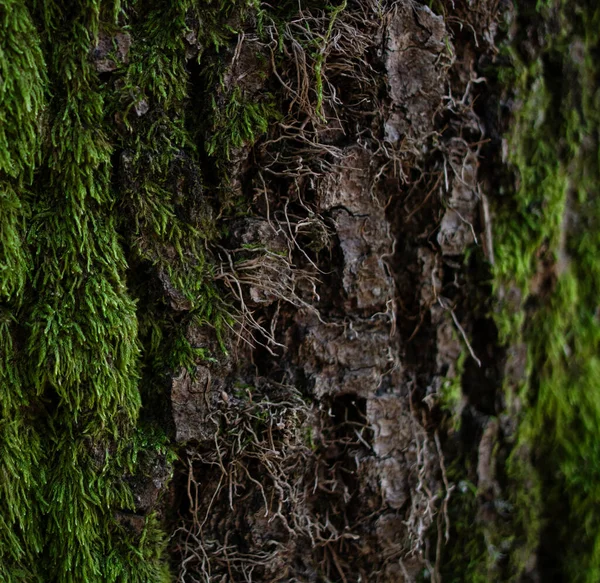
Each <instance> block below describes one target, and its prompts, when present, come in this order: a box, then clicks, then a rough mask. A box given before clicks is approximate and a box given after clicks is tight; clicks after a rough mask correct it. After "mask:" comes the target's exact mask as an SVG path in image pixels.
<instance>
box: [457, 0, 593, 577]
mask: <svg viewBox="0 0 600 583" xmlns="http://www.w3.org/2000/svg"><path fill="white" fill-rule="evenodd" d="M538 4H539V5H538V9H537V11H536V10H534V9H532V8H530V7H528V6H526V5H525V3H519V10H520V12H519V19H518V23H519V27H521V29H522V30H521V34H523V35H525V34H526V32H524V30H525V29H526V27H527V26H528V25H531V26H534V27H536V29H538V30H547V31H555V32H553V33H552V34H548V35H547V37H546V39H545V40H544V42H543V44H542V45H541V46H536V47H534V50H533V53H532V49H531V48H530V49H529V50H528V52H523V53H522V52H519V50H518V48H519V47H520V46H522V45H519V41H520V40H521V37H519V36H518V35H519V33H517V38H516V39H515V42H514V45H513V47H512V48H511V49H510V55H511V60H512V66H511V67H510V68H506V69H504V70H503V71H502V82H503V83H504V84H505V86H506V87H510V88H511V90H513V91H514V97H515V100H516V104H517V105H516V108H515V112H514V118H513V120H512V122H511V129H510V132H509V135H508V136H507V139H508V152H509V163H510V165H511V166H512V167H513V168H514V170H515V175H516V189H515V190H514V191H513V192H504V193H501V195H500V196H499V197H498V198H497V201H496V209H495V211H496V218H495V220H494V244H495V254H496V265H495V267H494V287H495V295H496V297H497V298H498V309H497V311H496V314H495V320H496V323H497V326H498V329H499V332H500V337H501V341H502V342H504V343H505V344H507V345H516V344H518V343H520V342H524V343H525V344H526V345H527V347H528V363H527V375H526V380H525V381H524V383H523V384H522V386H521V387H520V388H516V389H515V388H514V387H509V386H507V388H506V391H507V394H506V398H507V402H508V406H509V414H511V415H514V416H517V417H518V418H519V419H520V426H519V430H518V434H517V438H516V443H515V444H514V446H513V449H512V453H511V455H510V457H509V458H508V460H507V462H506V483H507V484H508V486H507V489H508V494H509V502H510V518H509V529H508V531H507V532H506V533H504V535H503V534H502V528H501V527H500V528H499V526H498V523H499V522H500V523H501V522H502V520H500V519H498V520H497V521H496V523H495V524H494V525H493V527H491V528H490V531H491V530H495V531H496V532H495V534H494V536H495V540H496V541H500V544H506V556H505V557H500V561H501V564H502V565H503V567H502V568H503V569H504V571H503V573H504V575H503V576H502V577H501V580H516V579H518V577H519V575H520V574H521V573H522V572H523V570H524V568H525V566H526V563H527V561H528V560H529V559H530V557H531V555H532V554H534V553H536V552H540V553H541V554H540V558H541V560H542V561H545V563H546V564H545V567H544V568H546V569H551V570H552V571H551V573H552V576H553V577H565V578H566V579H567V580H569V581H581V582H590V583H591V582H592V581H598V580H599V579H600V534H599V532H600V531H599V529H598V525H599V524H600V512H599V510H598V501H600V445H599V443H598V428H599V427H600V396H599V394H598V390H597V389H598V378H600V377H599V374H600V357H599V354H600V353H599V350H598V349H599V346H600V321H599V319H598V290H599V289H600V267H599V265H598V256H599V255H600V196H599V195H598V185H599V184H600V176H599V165H598V163H599V160H600V148H599V144H600V140H599V138H600V134H599V131H600V113H599V112H600V90H599V88H598V79H599V78H600V69H599V66H598V62H597V52H598V44H599V37H598V30H599V29H600V9H599V8H598V7H597V6H596V5H595V3H588V2H579V1H573V2H568V1H565V2H560V1H558V2H545V3H538ZM534 55H535V56H534ZM510 296H512V297H513V298H514V297H518V298H520V301H519V302H517V304H516V305H515V303H514V301H513V302H511V301H509V300H508V298H509V297H510ZM511 303H512V305H511ZM467 506H468V504H467ZM487 536H489V532H487V531H486V529H485V526H482V527H481V528H480V536H479V538H480V539H483V538H485V537H487ZM502 541H504V543H502ZM540 542H542V543H543V546H542V548H541V551H540V548H539V545H540ZM493 548H498V547H497V545H493ZM544 553H549V556H548V555H544ZM493 559H494V557H493V556H492V553H491V552H490V548H489V545H488V551H487V552H484V553H483V554H482V553H481V549H479V550H478V551H477V553H475V554H474V555H472V556H471V555H469V560H468V561H467V563H469V567H468V568H471V569H472V568H475V571H476V573H479V574H480V575H478V576H479V577H480V578H481V577H483V579H482V580H486V579H485V573H489V571H488V569H489V564H490V562H491V563H493V562H494V560H493ZM486 565H487V566H486ZM499 572H500V571H496V577H498V576H499V575H498V573H499ZM469 580H478V579H477V577H476V576H475V575H474V576H473V578H472V579H469Z"/></svg>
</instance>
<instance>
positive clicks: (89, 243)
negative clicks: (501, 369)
mask: <svg viewBox="0 0 600 583" xmlns="http://www.w3.org/2000/svg"><path fill="white" fill-rule="evenodd" d="M234 4H235V3H221V4H217V3H213V4H211V3H208V4H207V5H206V6H197V5H196V4H194V3H192V2H188V1H180V2H172V3H166V4H165V3H163V2H147V3H140V2H135V1H132V2H125V3H121V2H110V1H109V2H100V1H99V0H90V1H83V0H82V1H70V2H66V3H64V2H63V3H55V2H52V1H49V0H48V1H46V0H41V1H32V2H16V1H13V0H3V1H2V2H0V78H1V79H2V83H1V87H0V220H1V221H2V231H1V234H0V295H1V298H0V300H1V302H2V304H1V306H0V363H1V367H0V376H1V378H2V385H1V389H0V390H1V391H2V392H1V399H0V406H1V408H2V418H1V421H0V444H1V449H2V459H1V460H0V464H1V468H2V480H1V481H0V494H1V495H0V506H1V511H0V579H2V581H7V582H10V581H34V580H39V581H61V582H67V581H72V582H81V581H86V582H93V581H102V582H105V581H131V582H134V581H139V582H149V581H166V580H169V579H170V575H169V568H168V566H167V563H166V560H165V558H164V557H163V548H164V540H165V537H164V535H163V533H162V532H161V530H160V527H159V521H158V519H157V517H156V515H155V514H154V513H153V512H152V511H151V510H147V509H146V510H145V511H144V512H143V513H142V514H141V515H138V514H136V512H137V509H136V504H135V503H134V496H133V492H132V490H131V487H130V483H131V479H130V478H132V477H133V476H135V475H136V473H138V472H140V471H142V470H141V469H140V468H139V467H138V465H137V464H138V460H139V459H141V458H143V457H144V455H146V456H147V455H148V452H151V451H158V450H160V451H161V452H162V453H161V455H165V452H164V440H162V439H161V438H158V439H157V438H155V437H151V438H150V437H148V435H150V434H151V435H155V434H156V433H157V431H158V434H160V431H161V430H160V429H158V430H157V429H156V428H154V429H153V428H152V427H151V425H148V423H150V424H151V420H148V422H146V423H145V424H144V427H147V429H144V430H141V429H139V428H138V423H139V414H140V407H141V405H142V396H143V397H144V398H145V399H147V400H149V401H150V402H151V401H152V399H153V398H156V395H155V393H156V392H157V391H158V392H160V391H161V390H162V389H161V382H160V379H161V378H163V376H164V370H165V369H168V370H175V369H176V368H177V367H179V366H189V365H190V363H192V362H193V359H194V358H196V357H198V350H199V349H197V348H194V347H192V346H191V345H190V343H189V341H188V340H187V339H186V337H185V334H184V331H185V329H186V326H187V324H188V323H189V322H190V321H194V322H208V323H210V325H211V326H213V327H214V328H215V329H216V330H217V336H219V337H220V334H221V333H222V330H223V329H224V327H225V326H227V325H228V324H229V317H228V316H227V314H226V311H225V310H224V303H223V300H222V298H221V297H220V295H219V294H218V293H217V291H216V289H215V287H214V283H213V280H212V279H213V278H212V275H211V266H210V258H207V257H206V250H205V241H207V240H208V239H210V238H212V237H214V235H215V233H216V230H215V228H214V221H213V219H212V213H213V210H212V206H211V203H210V201H208V199H207V198H206V197H205V196H204V194H203V178H202V172H201V170H200V165H199V163H198V151H197V149H198V146H199V145H200V148H201V149H205V150H206V151H207V152H208V154H215V155H216V154H217V152H216V150H217V149H218V150H219V154H222V155H223V159H225V158H226V154H227V152H228V150H229V148H230V146H229V145H228V140H229V139H230V140H231V141H232V145H233V147H240V146H242V145H243V144H244V143H245V142H246V141H248V140H254V139H255V138H256V137H257V135H258V134H259V133H260V132H261V131H265V130H266V120H265V119H264V118H261V117H258V118H257V115H258V113H260V112H258V110H257V112H258V113H256V115H253V116H251V119H250V121H249V122H247V121H246V118H247V117H248V115H249V114H248V112H252V111H254V110H253V109H252V107H254V106H252V107H250V106H249V108H248V112H246V113H244V111H242V110H240V111H238V114H239V116H240V119H241V121H240V123H241V124H242V128H241V129H240V131H239V132H238V133H239V136H238V135H237V134H236V135H235V136H233V137H228V136H227V135H225V134H223V135H222V136H221V137H219V138H218V139H216V138H215V139H213V140H212V141H211V142H210V144H208V143H207V145H206V146H204V145H203V144H202V142H203V139H204V137H203V136H201V137H200V139H199V136H197V135H195V133H193V132H192V130H191V129H190V127H189V126H193V124H189V123H188V122H189V119H190V116H191V118H192V119H193V120H197V119H198V118H204V117H206V118H207V119H208V120H209V126H210V124H212V125H215V124H218V122H217V121H215V120H216V119H217V116H220V115H222V114H221V112H220V110H219V108H218V106H217V104H212V105H211V104H210V103H209V102H207V104H206V105H204V104H203V103H191V102H190V99H189V95H188V89H189V87H190V84H191V83H192V81H193V80H190V73H189V67H188V62H190V59H192V57H193V58H194V59H195V61H196V62H199V61H200V60H201V59H202V56H203V54H204V52H205V51H207V50H209V49H210V50H211V51H213V54H212V57H215V54H217V53H218V51H219V42H220V41H219V39H221V40H222V39H227V38H228V37H229V36H231V35H232V34H233V32H234V29H233V27H232V25H231V24H230V23H228V22H229V20H230V19H231V18H232V15H233V16H235V17H239V14H240V11H241V10H246V9H247V8H248V7H250V6H253V5H254V3H252V2H250V3H247V2H239V3H237V4H235V5H234ZM236 15H237V16H236ZM228 19H229V20H228ZM199 22H202V23H209V24H210V26H199V25H198V23H199ZM198 30H200V31H201V33H202V35H203V36H202V37H199V36H198ZM194 31H195V32H194ZM190 35H192V36H194V38H193V39H192V36H190ZM190 50H192V54H190ZM194 55H195V56H194ZM213 61H215V62H217V61H218V59H216V58H213ZM207 69H208V67H207ZM210 70H214V71H216V72H217V73H218V71H219V66H218V64H217V65H211V67H210ZM238 97H239V92H238V93H236V92H235V91H234V95H233V96H232V98H231V101H232V102H233V99H234V98H236V99H237V98H238ZM242 109H243V108H242ZM226 111H229V110H226ZM236 111H237V110H236ZM261 111H262V110H261ZM209 126H207V128H208V127H209ZM195 131H196V130H194V132H195ZM215 135H220V134H218V132H216V133H215ZM217 142H218V147H217V146H216V145H215V144H217ZM130 268H134V269H133V270H130ZM157 286H158V287H159V288H160V287H162V293H156V292H155V288H156V287H157ZM182 310H183V311H184V312H185V316H184V317H182V315H181V313H182ZM201 356H206V355H204V353H202V355H201ZM143 368H144V371H146V372H147V374H145V375H143V371H142V369H143ZM157 379H158V380H157ZM142 386H144V389H142ZM146 417H148V415H146ZM148 431H150V434H148ZM167 457H168V456H167ZM128 516H129V517H131V516H133V517H134V518H135V519H131V518H127V517H128Z"/></svg>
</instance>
